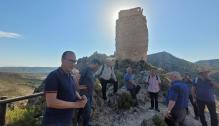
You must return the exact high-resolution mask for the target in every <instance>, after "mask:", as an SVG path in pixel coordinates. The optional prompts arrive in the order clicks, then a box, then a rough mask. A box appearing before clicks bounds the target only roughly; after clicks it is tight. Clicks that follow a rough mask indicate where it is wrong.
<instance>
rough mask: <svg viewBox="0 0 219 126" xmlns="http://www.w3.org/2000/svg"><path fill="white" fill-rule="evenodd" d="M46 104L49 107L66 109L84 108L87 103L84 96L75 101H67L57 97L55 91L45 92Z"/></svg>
mask: <svg viewBox="0 0 219 126" xmlns="http://www.w3.org/2000/svg"><path fill="white" fill-rule="evenodd" d="M45 95H46V105H47V107H49V108H56V109H67V108H84V107H85V105H86V103H87V98H86V96H83V98H82V100H79V101H76V102H68V101H63V100H60V99H57V93H46V94H45Z"/></svg>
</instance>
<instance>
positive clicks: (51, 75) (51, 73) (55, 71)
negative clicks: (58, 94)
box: [47, 68, 60, 78]
mask: <svg viewBox="0 0 219 126" xmlns="http://www.w3.org/2000/svg"><path fill="white" fill-rule="evenodd" d="M59 72H60V70H59V68H57V69H55V70H53V71H52V72H50V73H49V74H48V76H47V78H53V77H57V75H58V74H59Z"/></svg>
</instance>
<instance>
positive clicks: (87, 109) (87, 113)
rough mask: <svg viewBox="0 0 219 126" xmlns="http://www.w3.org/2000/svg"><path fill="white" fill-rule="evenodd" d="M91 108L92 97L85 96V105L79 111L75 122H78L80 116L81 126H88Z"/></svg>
mask: <svg viewBox="0 0 219 126" xmlns="http://www.w3.org/2000/svg"><path fill="white" fill-rule="evenodd" d="M91 107H92V96H87V104H86V105H85V107H84V108H83V109H80V110H79V113H78V119H77V122H79V120H80V117H81V116H82V120H83V126H89V122H90V115H91Z"/></svg>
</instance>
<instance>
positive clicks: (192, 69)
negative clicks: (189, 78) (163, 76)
mask: <svg viewBox="0 0 219 126" xmlns="http://www.w3.org/2000/svg"><path fill="white" fill-rule="evenodd" d="M147 62H148V63H150V64H152V65H153V66H156V67H160V68H162V69H164V70H166V71H179V72H180V73H190V74H192V75H194V74H196V73H197V70H198V67H199V66H198V65H197V64H194V63H192V62H189V61H186V60H184V59H180V58H177V57H175V56H173V55H172V54H170V53H168V52H159V53H155V54H151V55H148V59H147Z"/></svg>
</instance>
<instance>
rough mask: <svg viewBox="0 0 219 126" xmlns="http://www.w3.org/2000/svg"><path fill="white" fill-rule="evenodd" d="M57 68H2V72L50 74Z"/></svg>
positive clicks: (0, 70) (0, 68)
mask: <svg viewBox="0 0 219 126" xmlns="http://www.w3.org/2000/svg"><path fill="white" fill-rule="evenodd" d="M55 69H56V67H0V72H7V73H42V74H44V73H50V72H51V71H53V70H55Z"/></svg>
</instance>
